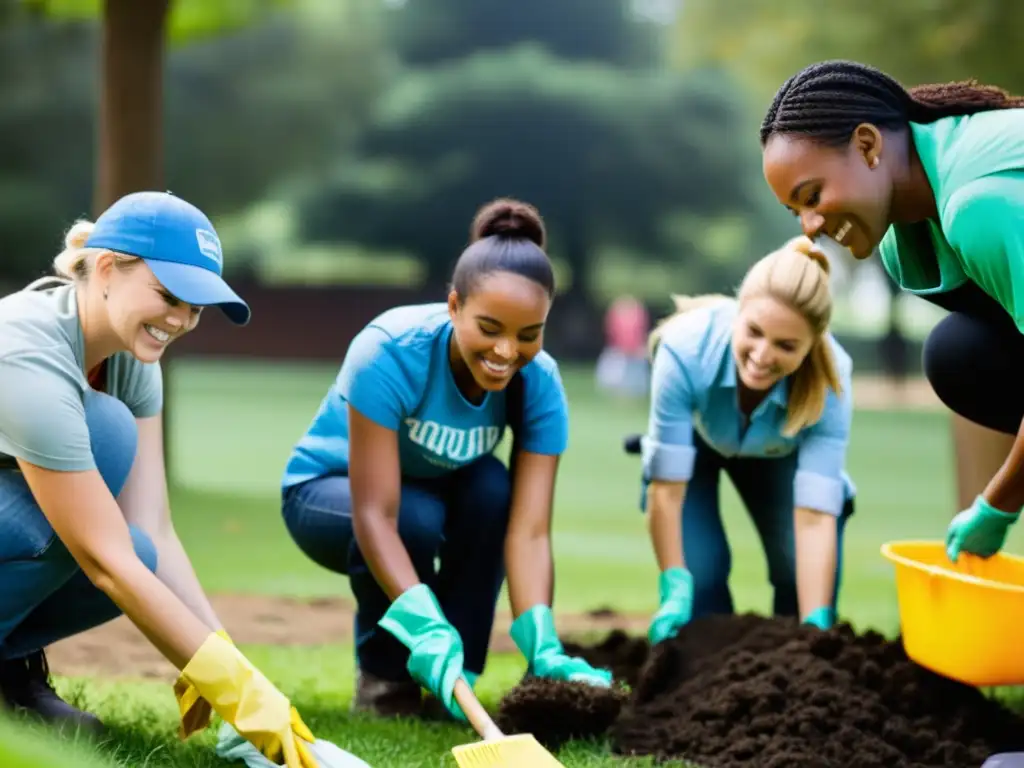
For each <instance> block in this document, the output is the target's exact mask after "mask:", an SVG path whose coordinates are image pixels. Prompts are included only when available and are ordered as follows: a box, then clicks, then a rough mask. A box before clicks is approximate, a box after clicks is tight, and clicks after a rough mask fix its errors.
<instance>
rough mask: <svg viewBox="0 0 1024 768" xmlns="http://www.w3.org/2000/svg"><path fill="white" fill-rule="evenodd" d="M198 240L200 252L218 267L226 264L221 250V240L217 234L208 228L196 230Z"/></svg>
mask: <svg viewBox="0 0 1024 768" xmlns="http://www.w3.org/2000/svg"><path fill="white" fill-rule="evenodd" d="M196 242H198V243H199V252H200V253H201V254H203V256H205V257H206V258H208V259H209V260H210V261H212V262H213V263H214V264H216V265H217V267H218V268H220V267H222V266H223V265H224V256H223V255H222V254H221V251H220V240H219V239H218V238H217V235H216V234H215V233H213V232H211V231H210V230H208V229H197V230H196Z"/></svg>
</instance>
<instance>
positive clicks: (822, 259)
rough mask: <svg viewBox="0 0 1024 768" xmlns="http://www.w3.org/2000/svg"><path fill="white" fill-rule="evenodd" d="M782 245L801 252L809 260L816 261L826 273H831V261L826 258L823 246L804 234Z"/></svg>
mask: <svg viewBox="0 0 1024 768" xmlns="http://www.w3.org/2000/svg"><path fill="white" fill-rule="evenodd" d="M837 245H838V243H837ZM784 247H785V248H789V249H792V250H794V251H796V252H797V253H802V254H803V255H804V256H806V257H807V258H809V259H810V260H811V261H814V262H817V264H818V266H820V267H821V268H822V270H823V271H824V272H825V274H826V275H829V274H831V271H832V263H831V262H830V261H829V260H828V255H827V254H826V253H825V250H824V248H822V246H821V244H819V243H816V242H814V241H813V240H811V238H809V237H807V236H806V235H798V236H797V237H794V238H792V239H791V240H790V241H789V242H787V243H786V245H785V246H784Z"/></svg>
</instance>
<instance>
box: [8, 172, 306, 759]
mask: <svg viewBox="0 0 1024 768" xmlns="http://www.w3.org/2000/svg"><path fill="white" fill-rule="evenodd" d="M222 267H223V260H222V256H221V247H220V241H219V239H218V237H217V234H216V232H215V231H214V228H213V226H212V224H211V223H210V221H209V219H207V217H206V216H205V215H204V214H203V213H202V212H200V211H199V210H198V209H197V208H195V207H194V206H192V205H190V204H189V203H187V202H185V201H184V200H181V199H179V198H177V197H174V196H173V195H170V194H166V193H158V192H141V193H136V194H131V195H128V196H126V197H124V198H122V199H121V200H119V201H117V202H116V203H115V204H114V205H112V206H111V207H110V208H109V209H107V210H106V211H105V212H104V213H103V214H102V215H101V216H100V217H99V219H98V220H97V221H96V223H95V224H91V223H89V222H87V221H81V222H78V223H77V224H75V226H74V227H72V229H71V231H70V232H69V233H68V234H67V237H66V239H65V249H64V251H63V252H62V253H61V254H60V255H58V256H57V258H56V259H55V261H54V268H55V271H56V273H57V278H56V279H54V278H44V279H42V280H39V281H36V282H35V283H33V284H31V285H29V286H28V287H26V288H25V289H23V290H21V291H18V292H16V293H13V294H11V295H9V296H6V297H4V298H3V299H0V700H2V702H3V703H5V704H6V705H7V706H8V707H10V708H14V709H20V710H27V711H30V712H33V713H35V714H36V715H38V716H40V717H42V718H43V719H45V720H47V721H50V722H71V723H73V724H77V725H82V726H86V727H88V728H91V729H100V728H101V727H102V726H101V725H100V723H99V721H98V720H97V719H96V718H95V717H94V716H92V715H91V714H87V713H85V712H81V711H79V710H77V709H75V708H74V707H72V706H70V705H69V704H67V703H66V702H64V701H62V700H61V699H60V698H59V697H58V696H57V694H56V693H55V692H54V691H53V689H52V688H51V687H50V685H49V682H48V669H47V665H46V658H45V655H44V651H43V649H44V648H45V647H46V646H47V645H49V644H50V643H53V642H55V641H57V640H60V639H62V638H65V637H69V636H71V635H74V634H76V633H79V632H83V631H85V630H87V629H89V628H91V627H95V626H97V625H99V624H102V623H103V622H106V621H108V620H110V619H112V618H114V617H115V616H117V615H119V614H120V613H122V612H123V613H124V614H125V615H127V616H128V618H129V619H131V620H132V621H133V622H134V623H135V625H136V626H137V627H139V629H140V630H141V631H142V632H143V633H144V634H145V635H146V637H148V638H149V640H150V641H151V642H152V643H153V644H154V645H155V646H156V647H157V648H159V649H160V651H161V652H162V653H163V654H164V655H165V656H166V657H167V658H168V659H169V660H170V661H171V662H172V663H173V664H174V665H175V666H176V667H177V668H178V669H179V670H181V675H180V677H179V678H178V681H177V682H176V684H175V686H174V692H175V695H176V696H177V699H178V702H179V705H180V711H181V718H182V720H181V730H180V733H181V736H182V738H186V737H187V736H188V735H189V734H191V733H193V732H195V731H197V730H200V729H202V728H204V727H206V725H207V724H208V723H209V719H210V714H211V707H212V709H214V710H216V711H217V712H218V713H219V714H220V715H221V716H222V717H223V719H224V720H225V721H227V722H229V723H231V724H232V725H234V726H235V728H236V729H237V730H238V731H239V732H240V733H242V734H243V735H244V736H246V738H248V739H249V740H250V741H252V743H253V744H254V745H255V746H256V747H257V748H259V749H260V751H261V752H262V753H263V754H265V755H266V756H267V757H268V758H270V759H274V760H277V761H278V762H280V761H281V760H282V759H283V760H284V764H286V765H288V766H291V767H292V768H299V767H300V766H303V767H305V768H308V767H309V766H313V765H315V764H316V763H315V759H314V758H313V757H312V756H311V755H310V749H309V747H310V746H311V742H312V741H313V737H312V734H310V733H309V730H308V729H307V728H306V726H305V725H304V724H303V722H302V720H301V719H300V718H299V715H298V713H297V712H296V711H295V709H294V708H293V707H292V706H291V705H290V703H289V701H288V699H287V698H285V696H284V695H283V694H282V693H281V692H280V691H278V690H277V689H276V688H275V687H274V686H273V685H272V684H271V683H270V681H269V680H267V679H266V678H265V677H264V676H263V675H262V674H261V673H260V672H259V671H258V670H257V669H256V668H255V667H253V665H252V664H251V663H250V662H249V661H248V660H246V658H245V657H244V656H243V655H242V654H241V653H239V652H238V650H237V649H236V648H235V647H234V645H233V644H232V643H231V642H230V640H229V639H228V637H227V635H226V633H225V632H224V631H223V630H222V629H221V625H220V622H219V621H218V619H217V616H216V615H215V613H214V611H213V609H212V608H211V606H210V603H209V601H208V600H207V598H206V596H205V595H204V593H203V590H202V587H201V586H200V584H199V581H198V580H197V578H196V575H195V573H194V571H193V569H192V565H191V564H190V562H189V559H188V556H187V555H186V554H185V551H184V549H183V548H182V545H181V542H180V541H179V540H178V537H177V535H176V534H175V532H174V527H173V525H172V523H171V519H170V510H169V505H168V496H167V485H166V479H165V469H164V460H163V447H162V443H163V439H162V423H161V410H162V402H163V384H162V380H161V373H160V358H161V357H162V355H163V353H164V350H165V349H166V348H167V345H168V344H170V343H171V342H173V341H175V340H176V339H178V338H180V337H181V336H182V335H184V334H186V333H188V332H189V331H191V330H192V329H193V328H195V326H196V324H197V322H198V321H199V315H200V312H201V311H202V309H203V307H206V306H211V305H213V306H219V307H220V308H221V309H222V310H223V311H224V312H225V313H226V314H227V316H228V317H229V318H230V319H231V320H232V321H233V322H235V323H236V324H240V325H241V324H245V323H246V322H248V320H249V308H248V306H247V305H246V304H245V302H244V301H242V300H241V299H240V298H239V297H238V296H237V294H235V292H234V291H233V290H231V288H230V287H229V286H228V285H227V283H225V282H224V279H223V277H222V276H221V272H222ZM243 701H244V702H245V706H244V707H242V706H241V704H242V703H243Z"/></svg>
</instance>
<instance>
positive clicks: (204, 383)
mask: <svg viewBox="0 0 1024 768" xmlns="http://www.w3.org/2000/svg"><path fill="white" fill-rule="evenodd" d="M334 375H335V366H333V365H332V366H311V365H303V366H287V367H285V366H280V367H271V366H267V365H260V364H255V363H253V364H245V365H242V364H231V365H227V364H223V363H212V362H210V363H206V362H204V363H196V362H187V363H186V362H178V363H176V364H175V366H174V372H173V375H172V377H171V381H170V383H169V390H170V392H171V394H172V397H173V400H172V403H173V406H174V410H173V412H172V424H171V428H172V430H173V433H172V439H173V450H172V453H171V461H172V465H173V469H174V473H175V479H176V482H175V487H174V489H173V493H172V497H173V499H172V502H173V508H174V517H175V521H176V525H177V528H178V531H179V533H180V535H181V537H182V539H183V540H184V543H185V546H186V549H187V550H188V552H189V553H190V555H191V557H192V559H193V562H194V564H195V566H196V569H197V572H198V573H199V576H200V579H201V580H202V582H203V583H204V585H205V586H206V588H207V589H208V591H210V592H251V593H263V594H277V595H299V596H303V597H315V596H326V595H342V596H347V595H349V591H348V586H347V582H346V581H345V580H344V579H343V578H342V577H340V576H337V575H335V574H332V573H330V572H328V571H325V570H324V569H321V568H319V567H317V566H315V565H313V564H312V563H311V562H309V561H308V560H306V559H305V557H304V556H303V555H302V554H301V553H300V552H299V550H298V549H297V547H296V546H295V545H294V544H293V542H292V541H291V539H290V538H289V537H288V535H287V533H286V531H285V528H284V525H283V523H282V521H281V518H280V512H279V504H278V494H277V489H278V481H279V478H280V475H281V471H282V468H283V466H284V463H285V460H286V458H287V455H288V452H289V450H290V448H291V445H292V444H293V443H294V441H295V440H296V439H297V438H298V437H299V436H300V435H301V433H302V432H303V430H304V429H305V428H306V426H307V424H308V422H309V420H310V418H311V417H312V415H313V413H314V412H315V410H316V408H317V406H318V404H319V402H320V398H321V397H322V395H323V392H324V391H325V389H326V387H327V386H328V385H329V383H330V382H331V380H332V378H333V376H334ZM565 380H566V386H567V389H568V390H569V397H570V404H571V410H572V433H571V438H570V449H569V451H568V454H567V455H566V457H565V459H564V462H563V464H562V471H561V474H560V476H559V480H558V492H557V502H556V512H555V525H554V531H555V533H554V538H555V541H554V544H555V557H556V566H557V576H558V583H557V597H556V605H557V608H558V609H559V610H573V611H576V610H585V609H588V608H596V607H602V606H607V607H612V608H614V609H617V610H620V611H642V612H651V611H653V610H654V609H655V607H656V600H657V589H656V570H655V566H654V563H653V557H652V554H651V550H650V546H649V544H648V541H647V538H646V533H645V530H644V527H643V525H642V519H641V517H640V515H639V513H638V512H637V509H636V503H637V498H638V490H639V485H638V460H637V459H636V457H630V456H626V455H625V454H623V452H622V450H621V448H620V445H621V438H622V436H623V435H624V434H626V433H627V432H631V431H640V430H642V429H643V427H644V425H645V423H646V410H645V405H644V404H643V403H636V404H623V403H618V402H612V401H608V400H605V399H603V398H601V397H600V396H598V395H597V394H596V393H595V391H594V387H593V384H592V379H591V375H590V372H589V370H586V369H579V370H576V369H570V370H566V371H565ZM849 470H850V472H851V475H852V476H853V478H854V481H855V482H856V483H857V485H858V491H859V496H858V505H857V511H856V514H855V515H854V517H853V518H852V519H851V520H850V522H849V525H848V527H847V534H846V546H845V553H844V559H845V570H844V577H843V584H844V587H843V591H842V598H841V601H840V613H841V614H842V615H843V617H844V618H846V619H848V620H851V621H852V622H853V623H854V624H855V625H856V626H858V627H859V628H867V627H874V628H878V629H880V630H882V631H883V632H886V633H887V634H892V633H893V632H894V631H895V628H896V626H897V610H896V603H895V593H894V588H893V579H892V569H891V566H890V565H889V564H888V563H887V562H886V561H885V560H883V559H882V557H881V556H880V555H879V551H878V550H879V547H880V546H881V544H882V543H883V542H885V541H888V540H891V539H897V538H930V539H935V538H941V536H942V534H943V532H944V529H945V525H946V523H947V522H948V520H949V518H950V517H951V516H952V514H953V513H954V512H955V509H954V508H953V501H952V499H953V484H952V483H953V480H952V478H953V463H952V453H951V448H950V443H949V434H948V426H947V421H946V419H945V418H944V417H943V416H942V415H940V414H932V413H870V412H863V413H858V415H857V417H856V420H855V425H854V434H853V439H852V445H851V449H850V456H849ZM723 491H724V492H723V506H724V517H725V525H726V529H727V531H728V533H729V540H730V544H731V546H732V561H733V569H732V578H731V585H732V587H733V591H734V596H735V600H736V604H737V607H738V608H739V609H741V610H743V609H752V610H757V611H767V610H768V609H769V606H770V601H771V594H770V590H769V588H768V586H767V583H766V566H765V561H764V556H763V554H762V552H761V549H760V545H759V542H758V540H757V537H756V535H755V533H754V529H753V526H752V525H751V523H750V521H749V520H748V519H747V517H746V514H745V512H744V511H743V509H742V508H741V507H740V505H739V503H738V499H737V497H736V494H735V492H734V491H733V490H732V488H731V486H729V484H728V482H725V483H724V484H723ZM1022 535H1024V534H1021V532H1020V531H1019V530H1018V531H1015V532H1014V534H1013V535H1012V536H1011V539H1010V542H1009V545H1008V547H1009V548H1010V549H1011V550H1018V551H1019V550H1021V549H1024V547H1021V546H1020V544H1021V541H1022V540H1021V536H1022ZM245 650H246V652H247V654H249V655H250V657H251V658H252V659H253V660H254V661H255V662H256V663H257V664H258V665H259V666H260V668H261V669H262V670H263V671H264V672H265V673H267V674H268V675H269V676H270V677H271V678H272V679H273V680H274V681H276V682H277V683H278V684H279V685H280V687H281V688H282V690H283V691H284V692H285V693H286V694H287V695H289V696H290V697H292V699H293V700H294V702H295V703H296V704H297V706H298V707H299V709H300V711H301V712H302V713H303V716H304V717H305V719H306V720H307V722H308V723H309V724H310V725H311V727H312V728H313V729H314V731H315V732H316V733H317V734H318V735H320V736H322V737H324V738H327V739H329V740H331V741H333V742H335V743H336V744H338V745H339V746H341V747H343V748H346V749H350V750H351V751H353V752H355V753H356V754H359V755H360V756H361V757H363V758H364V759H366V760H367V761H368V762H369V763H370V764H371V765H373V766H402V767H406V766H409V767H411V766H439V765H440V766H445V765H454V761H453V760H452V759H451V756H450V753H449V750H450V748H451V747H452V746H454V745H455V744H458V743H463V742H466V741H472V740H474V735H473V734H472V733H471V732H469V731H467V730H466V729H462V728H458V727H455V726H444V725H427V724H416V725H412V724H394V723H379V722H373V721H370V720H366V719H363V718H357V717H353V716H350V715H349V714H348V711H347V710H348V703H349V700H350V697H351V692H352V649H351V646H348V645H337V646H329V647H318V648H313V649H302V650H295V649H287V648H268V647H247V648H245ZM522 671H523V661H522V659H521V658H519V657H517V656H515V655H511V656H496V657H494V658H493V659H492V660H491V663H490V664H489V666H488V669H487V672H486V674H485V675H484V677H483V679H482V681H481V686H482V688H481V690H482V691H483V699H484V701H485V703H486V704H491V705H493V704H496V703H497V701H498V699H499V698H500V696H501V694H502V693H503V691H505V690H507V689H508V687H509V686H511V685H513V684H514V683H515V681H516V680H518V678H519V676H520V675H521V673H522ZM61 685H62V688H63V690H65V691H69V692H71V693H72V694H73V695H74V696H75V697H77V698H78V699H79V700H81V701H82V702H83V703H84V704H86V705H88V707H89V708H90V709H91V710H92V711H95V712H96V713H97V714H99V715H100V716H101V717H102V718H104V720H105V721H107V722H108V723H110V724H111V725H112V726H113V727H114V729H115V734H116V738H115V740H114V741H113V742H112V743H110V744H108V745H104V746H103V748H102V751H103V752H106V753H107V754H108V755H110V756H112V758H113V759H114V760H115V761H116V764H118V765H123V766H154V767H155V766H200V767H206V766H211V767H212V766H215V765H224V763H223V761H220V760H218V759H217V758H216V757H215V756H214V755H213V751H212V743H213V735H214V734H213V730H212V729H211V731H210V732H208V733H205V734H202V735H200V736H199V737H196V738H194V739H193V740H190V741H189V742H188V743H187V744H184V745H182V744H180V743H178V742H177V741H176V738H175V730H176V727H177V721H176V714H175V703H174V699H173V696H172V694H171V691H170V689H169V687H168V686H166V685H163V684H156V683H152V682H137V683H135V682H133V683H117V684H114V683H110V682H103V681H97V680H88V681H81V680H63V681H61ZM559 758H560V759H561V760H562V762H563V763H565V765H567V766H576V767H577V768H584V767H585V768H597V766H613V765H621V766H635V765H646V764H647V763H645V762H642V761H641V762H637V761H623V760H620V759H616V758H613V757H610V756H609V753H608V750H607V748H606V746H605V745H600V744H597V745H587V744H581V745H573V746H571V747H569V748H567V749H565V750H563V751H562V753H561V754H560V755H559Z"/></svg>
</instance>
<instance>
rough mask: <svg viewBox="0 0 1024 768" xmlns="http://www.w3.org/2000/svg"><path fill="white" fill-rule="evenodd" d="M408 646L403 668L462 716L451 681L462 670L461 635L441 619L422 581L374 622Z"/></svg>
mask: <svg viewBox="0 0 1024 768" xmlns="http://www.w3.org/2000/svg"><path fill="white" fill-rule="evenodd" d="M378 623H379V624H380V625H381V626H382V627H384V629H386V630H387V631H388V632H390V633H391V634H392V635H394V636H395V637H396V638H398V641H399V642H400V643H402V645H404V646H405V647H406V648H408V649H409V661H408V662H407V663H406V668H407V669H408V670H409V674H410V675H412V677H413V679H414V680H416V682H418V683H419V684H420V685H422V686H423V687H424V688H426V689H427V690H428V691H430V692H431V693H432V694H434V696H436V697H437V698H438V699H439V700H440V701H441V702H442V703H443V704H444V706H445V709H447V710H448V711H449V712H451V714H452V716H453V717H456V718H457V719H459V720H461V721H463V722H465V721H466V716H465V715H464V714H463V712H462V708H461V707H459V705H458V702H456V701H455V681H456V680H458V679H459V678H460V677H462V678H463V679H464V680H465V675H464V674H463V671H462V663H463V652H462V638H461V637H459V633H458V631H457V630H456V629H455V627H453V626H452V625H451V624H450V623H449V622H448V620H447V619H446V618H445V616H444V613H443V612H442V611H441V606H440V605H439V604H438V602H437V598H436V597H435V595H434V593H433V591H432V590H431V589H430V587H428V586H427V585H426V584H417V585H416V586H414V587H410V588H409V589H407V590H406V591H405V592H403V593H402V594H401V595H399V596H398V598H396V599H395V601H394V602H393V603H391V607H390V608H388V610H387V613H385V614H384V618H382V619H381V620H380V621H379V622H378Z"/></svg>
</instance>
